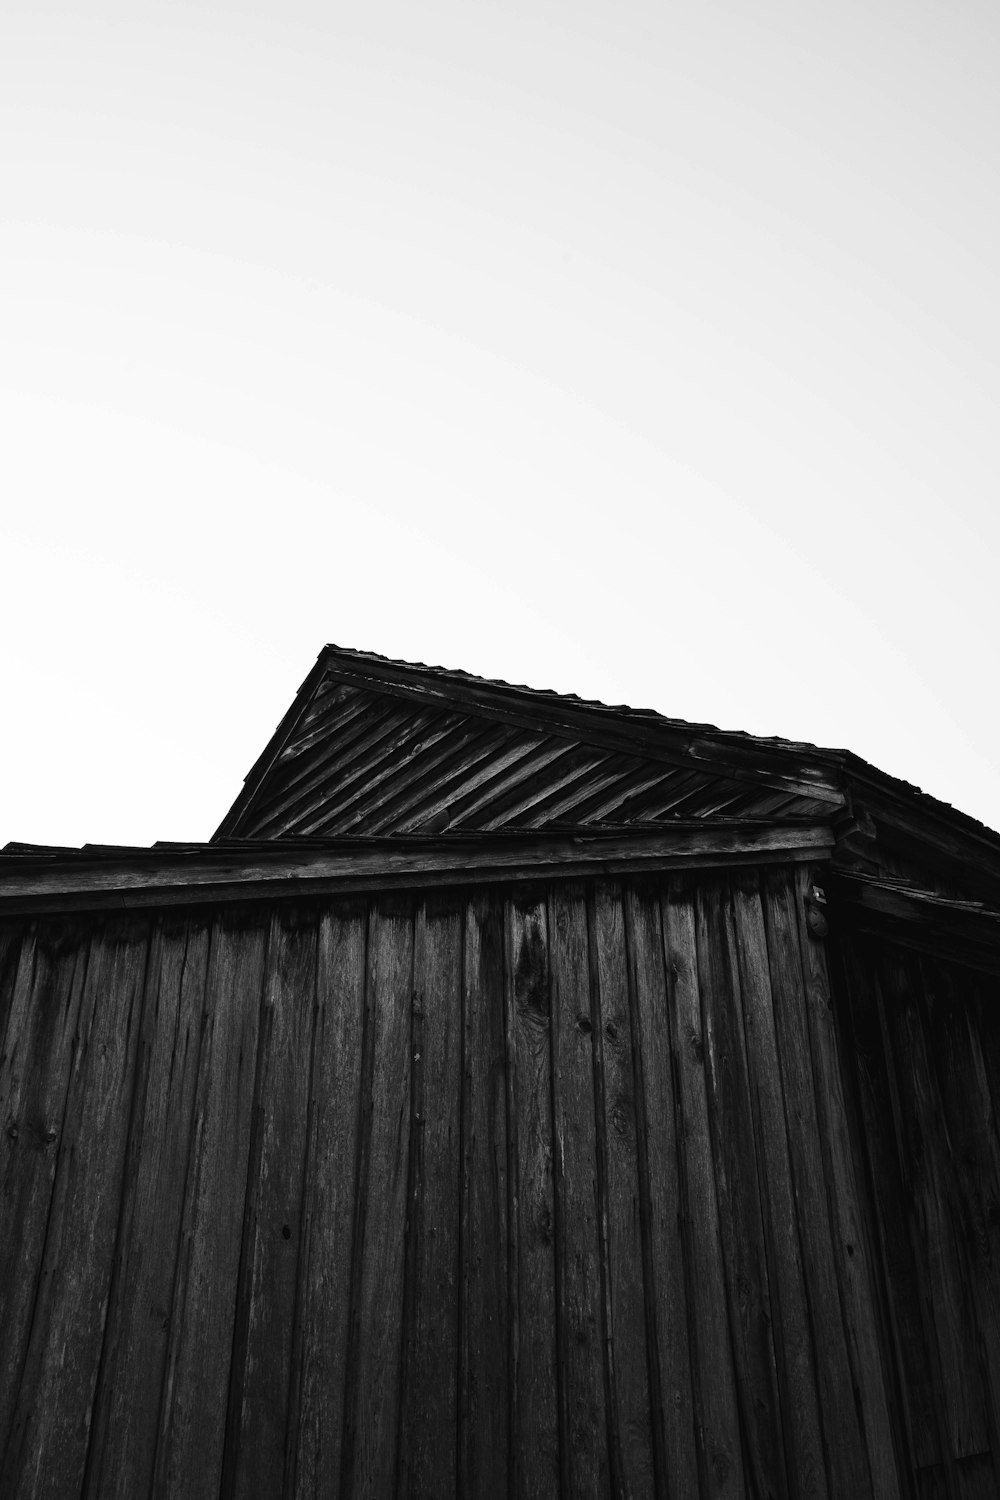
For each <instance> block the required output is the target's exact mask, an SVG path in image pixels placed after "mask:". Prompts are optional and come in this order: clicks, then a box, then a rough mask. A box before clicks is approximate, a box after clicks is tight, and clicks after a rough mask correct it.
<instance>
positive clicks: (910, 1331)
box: [805, 938, 950, 1483]
mask: <svg viewBox="0 0 1000 1500" xmlns="http://www.w3.org/2000/svg"><path fill="white" fill-rule="evenodd" d="M805 940H806V941H808V938H806V939H805ZM837 953H838V959H839V966H840V970H841V971H842V974H841V980H840V982H839V983H838V989H842V990H843V1002H844V1004H843V1025H844V1027H845V1031H844V1036H845V1047H844V1050H845V1054H846V1057H847V1059H848V1064H849V1069H850V1072H851V1074H852V1076H853V1085H854V1094H855V1098H856V1106H855V1108H856V1118H857V1120H858V1125H857V1136H858V1140H859V1143H860V1147H861V1151H862V1152H863V1156H864V1161H866V1162H867V1168H868V1171H867V1176H868V1182H869V1202H870V1204H871V1221H872V1222H871V1234H870V1236H867V1237H866V1238H867V1239H868V1240H870V1242H871V1243H870V1251H869V1253H870V1256H871V1261H872V1266H873V1273H874V1268H875V1267H876V1266H878V1265H879V1263H880V1267H881V1284H882V1286H883V1288H884V1300H885V1307H886V1321H887V1324H888V1331H889V1337H890V1340H891V1347H892V1352H893V1354H894V1356H895V1369H896V1371H897V1372H898V1378H899V1399H900V1407H901V1415H902V1427H903V1429H904V1430H903V1431H902V1432H900V1433H899V1434H898V1437H899V1440H900V1444H901V1446H904V1445H905V1448H906V1454H905V1464H904V1467H906V1466H908V1467H909V1468H910V1470H911V1471H912V1472H914V1473H917V1472H920V1471H924V1470H927V1471H928V1472H929V1471H931V1470H935V1471H936V1470H937V1468H938V1467H940V1465H941V1463H942V1454H943V1452H945V1451H946V1450H947V1451H950V1450H949V1448H948V1444H947V1440H946V1439H945V1437H944V1429H943V1427H942V1425H941V1423H942V1417H941V1412H940V1408H939V1406H938V1403H937V1402H936V1400H935V1396H934V1391H935V1379H934V1375H933V1373H932V1367H931V1354H930V1350H929V1342H928V1332H927V1330H926V1329H925V1328H924V1324H923V1316H922V1311H921V1298H920V1291H919V1286H918V1282H917V1270H916V1264H915V1262H914V1259H913V1249H912V1246H911V1245H910V1238H909V1234H908V1232H907V1227H906V1204H905V1200H904V1193H903V1182H902V1176H901V1169H900V1164H899V1157H898V1153H897V1150H896V1136H895V1126H894V1123H893V1106H892V1099H891V1088H890V1083H889V1077H888V1074H887V1071H886V1061H885V1052H884V1049H883V1046H882V1034H881V1029H880V1026H879V1016H878V1000H877V997H876V994H875V988H874V983H875V979H874V960H873V958H872V957H871V955H870V953H869V951H868V948H867V945H865V946H858V944H857V943H850V944H846V943H844V944H838V948H837ZM849 1102H850V1096H849V1095H848V1094H847V1093H846V1092H845V1104H849ZM859 1154H860V1153H859ZM862 1170H863V1169H862V1167H859V1172H860V1171H862ZM861 1222H862V1229H864V1227H865V1225H864V1216H862V1221H861ZM831 1227H832V1230H833V1234H834V1254H835V1259H836V1257H837V1254H838V1251H839V1248H840V1231H839V1227H838V1226H837V1224H836V1223H835V1222H834V1215H833V1209H832V1205H831ZM848 1243H849V1244H850V1245H851V1247H852V1248H854V1246H853V1242H852V1241H848ZM855 1253H856V1250H855ZM878 1257H880V1262H879V1259H878ZM838 1269H840V1268H839V1267H838ZM846 1316H847V1308H846V1304H845V1320H846ZM849 1348H850V1352H851V1359H852V1365H853V1361H854V1358H855V1353H856V1351H855V1347H854V1342H853V1336H852V1335H851V1334H850V1330H849ZM887 1380H888V1377H887ZM894 1426H895V1424H894ZM942 1472H943V1471H942ZM942 1483H943V1481H942Z"/></svg>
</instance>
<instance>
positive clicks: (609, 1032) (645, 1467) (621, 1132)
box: [590, 882, 656, 1500]
mask: <svg viewBox="0 0 1000 1500" xmlns="http://www.w3.org/2000/svg"><path fill="white" fill-rule="evenodd" d="M590 926H591V942H590V959H591V972H592V980H591V983H592V989H593V996H594V998H593V1022H594V1037H595V1041H596V1059H597V1072H598V1078H597V1082H598V1090H597V1098H598V1107H597V1108H598V1129H597V1136H598V1145H599V1148H600V1158H601V1161H602V1164H603V1165H602V1170H601V1174H600V1175H601V1177H602V1179H603V1183H604V1190H603V1194H602V1200H603V1201H602V1217H603V1247H604V1254H605V1261H606V1265H605V1286H606V1291H605V1304H606V1308H607V1312H606V1315H605V1321H606V1329H607V1332H606V1340H605V1347H606V1365H607V1384H608V1417H609V1435H608V1442H609V1447H610V1455H609V1457H610V1461H611V1465H612V1475H611V1478H612V1485H613V1491H614V1493H616V1494H619V1495H626V1496H634V1497H637V1500H638V1497H640V1496H644V1495H652V1494H653V1493H654V1484H655V1477H656V1476H655V1472H654V1468H653V1429H652V1403H651V1401H650V1393H649V1370H648V1363H647V1360H646V1358H645V1352H646V1302H645V1283H644V1267H643V1218H642V1207H641V1196H640V1190H639V1177H640V1165H639V1144H638V1136H637V1123H636V1117H637V1101H636V1069H637V1068H638V1066H639V1061H638V1056H637V1054H636V1048H635V1043H634V1039H633V1030H632V1027H633V1014H632V1012H633V1006H632V1004H631V1002H630V994H629V983H628V972H627V965H626V963H625V962H624V959H625V953H626V947H625V913H624V907H623V903H622V892H621V888H620V887H619V886H618V885H609V884H605V883H603V882H602V883H601V884H599V885H598V886H597V887H596V889H595V890H594V893H593V897H592V902H591V909H590Z"/></svg>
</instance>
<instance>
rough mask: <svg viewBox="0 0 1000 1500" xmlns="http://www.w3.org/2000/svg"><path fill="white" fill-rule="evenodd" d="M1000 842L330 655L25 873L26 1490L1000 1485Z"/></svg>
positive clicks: (11, 1045) (5, 1393)
mask: <svg viewBox="0 0 1000 1500" xmlns="http://www.w3.org/2000/svg"><path fill="white" fill-rule="evenodd" d="M998 974H1000V836H998V835H997V834H996V833H994V832H992V831H991V830H989V829H987V828H985V827H983V826H982V825H981V824H979V823H977V822H975V821H974V820H973V819H971V818H969V817H966V816H965V815H963V814H962V813H960V812H957V811H956V810H955V809H953V808H951V807H949V806H947V805H945V804H943V803H940V802H938V801H936V800H934V799H933V798H931V797H929V796H926V795H925V794H923V793H921V792H919V791H918V790H916V789H915V788H914V787H912V786H909V785H907V784H905V783H903V782H901V781H898V780H896V779H894V778H893V777H892V776H889V775H886V774H884V773H883V772H881V771H879V770H876V769H875V768H874V767H873V766H871V765H868V764H867V763H866V762H865V761H863V760H861V759H859V758H858V757H856V756H854V755H852V754H850V753H848V752H846V751H839V750H838V751H834V750H824V749H818V748H816V747H815V746H812V745H804V744H794V743H791V742H789V741H784V740H779V739H761V738H755V737H752V736H750V735H746V734H741V733H730V732H723V731H720V730H717V729H715V728H712V727H711V726H708V725H700V724H690V723H685V722H683V721H680V720H674V719H668V718H664V717H662V716H660V715H658V714H656V713H652V712H648V711H637V710H633V709H630V708H624V707H608V706H605V705H602V704H600V703H594V702H589V701H584V700H581V699H579V698H576V697H571V696H566V695H558V694H555V693H552V692H545V691H538V690H533V689H529V688H524V687H514V686H510V685H508V684H506V683H502V682H494V681H486V680H483V679H481V678H477V677H473V676H470V675H468V674H466V673H462V672H456V671H446V670H443V669H440V668H429V667H425V666H422V665H411V664H407V663H402V662H395V661H388V660H386V659H384V658H382V657H379V656H375V655H372V654H369V653H363V652H356V651H349V650H345V649H341V648H337V647H332V646H331V647H327V648H325V649H324V650H323V651H322V652H321V653H320V656H319V658H318V660H317V663H316V666H315V667H314V669H313V670H312V672H311V673H310V674H309V676H308V677H307V678H306V681H305V682H304V683H303V685H302V688H301V689H300V691H299V693H298V696H297V697H296V699H295V702H294V703H293V704H292V706H291V708H290V709H289V711H288V713H287V714H286V716H285V718H284V719H283V720H282V722H281V724H280V725H279V726H278V729H277V730H276V732H275V734H274V736H273V738H272V740H271V742H270V743H269V745H268V746H267V748H266V749H265V751H264V753H263V754H262V756H261V757H260V759H259V760H258V762H257V763H256V765H255V766H254V767H253V769H252V771H251V772H250V774H249V776H248V777H247V780H246V783H245V787H244V790H243V792H242V793H241V795H240V796H239V798H238V799H237V801H236V803H235V804H234V806H233V807H232V809H231V810H230V812H229V813H228V814H227V816H226V817H225V818H224V819H223V822H222V824H221V825H220V827H219V830H218V832H217V833H216V834H215V836H214V837H213V838H211V839H210V840H208V841H207V842H205V843H202V844H183V845H181V844H158V845H155V846H154V847H152V848H148V849H145V848H144V849H136V848H119V847H104V846H85V847H84V848H82V849H64V848H49V847H37V846H30V845H9V846H8V847H7V848H6V849H5V850H4V851H2V853H0V1039H2V1045H0V1125H2V1136H0V1143H2V1153H0V1180H2V1205H0V1494H2V1495H3V1496H4V1497H5V1500H21V1497H29V1496H32V1497H35V1496H38V1497H41V1496H51V1497H58V1500H69V1497H76V1496H88V1497H102V1500H103V1497H112V1496H113V1497H121V1500H135V1497H137V1496H158V1497H159V1496H177V1497H182V1500H188V1497H192V1500H193V1497H202V1496H204V1497H206V1500H207V1497H217V1496H225V1497H235V1496H251V1497H271V1496H275V1497H278V1496H320V1495H322V1496H338V1495H339V1496H344V1497H354V1496H358V1497H360V1496H370V1497H390V1496H405V1497H418V1496H426V1497H429V1500H441V1497H447V1496H463V1497H466V1496H467V1497H479V1496H483V1497H493V1496H496V1497H521V1496H537V1497H552V1496H563V1497H567V1500H569V1497H572V1500H577V1497H589V1496H594V1497H598V1496H616V1497H617V1496H630V1497H639V1496H671V1497H679V1500H687V1497H703V1500H709V1497H719V1500H721V1497H733V1500H736V1497H747V1500H771V1497H774V1500H798V1497H807V1496H809V1497H811V1496H817V1497H844V1500H847V1497H850V1500H855V1497H858V1500H896V1497H900V1500H925V1497H932V1496H934V1497H938V1496H940V1497H946V1500H967V1497H968V1500H972V1497H982V1500H987V1497H995V1496H996V1495H997V1494H998V1493H1000V1137H998V1129H997V1113H996V1109H995V1103H996V1102H997V1101H1000V995H998V993H997V988H998V978H997V976H998Z"/></svg>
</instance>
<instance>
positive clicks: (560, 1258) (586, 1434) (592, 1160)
mask: <svg viewBox="0 0 1000 1500" xmlns="http://www.w3.org/2000/svg"><path fill="white" fill-rule="evenodd" d="M548 928H549V935H550V937H549V945H550V961H551V976H552V988H551V1017H552V1089H553V1133H552V1144H553V1166H554V1188H555V1251H556V1263H557V1266H558V1273H557V1289H558V1298H557V1332H558V1357H559V1382H558V1389H559V1407H560V1412H559V1417H560V1441H559V1452H560V1465H561V1481H562V1491H561V1492H562V1493H563V1494H565V1495H573V1496H580V1497H581V1500H583V1497H586V1496H593V1497H595V1500H596V1497H598V1496H601V1495H604V1494H606V1493H607V1492H608V1486H609V1477H610V1476H609V1471H608V1452H607V1412H606V1405H605V1380H604V1339H605V1330H604V1317H603V1311H604V1309H603V1296H602V1287H601V1224H600V1221H599V1220H600V1210H601V1204H600V1203H599V1190H598V1178H597V1131H596V1124H595V1118H594V1035H593V1033H594V1014H593V1007H592V1004H591V990H590V955H589V950H588V939H587V909H586V904H585V899H584V894H583V891H582V889H581V888H580V887H579V886H567V885H560V886H558V887H557V888H556V889H555V890H554V891H553V892H552V894H551V897H550V903H549V909H548Z"/></svg>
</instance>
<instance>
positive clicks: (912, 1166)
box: [833, 934, 1000, 1500]
mask: <svg viewBox="0 0 1000 1500" xmlns="http://www.w3.org/2000/svg"><path fill="white" fill-rule="evenodd" d="M837 950H838V951H837V952H836V953H835V955H834V958H833V972H834V979H835V983H836V986H837V989H838V993H839V994H840V995H841V996H842V1002H841V1009H842V1013H843V1017H844V1038H845V1046H844V1056H845V1059H847V1061H848V1065H849V1071H850V1075H851V1076H850V1078H849V1081H848V1087H847V1103H848V1108H849V1110H850V1112H851V1115H852V1123H853V1130H854V1135H855V1138H856V1140H857V1141H858V1142H860V1143H861V1149H860V1152H859V1157H860V1161H861V1167H860V1171H861V1174H863V1175H864V1176H865V1177H866V1178H867V1188H868V1201H869V1202H870V1204H871V1209H870V1212H869V1224H868V1228H869V1245H870V1253H871V1255H872V1258H873V1262H874V1264H875V1266H876V1271H877V1277H876V1279H877V1281H878V1283H879V1284H880V1287H881V1297H880V1302H881V1307H880V1316H881V1321H882V1329H883V1337H884V1339H885V1341H886V1343H887V1345H888V1346H889V1347H891V1348H892V1350H893V1351H894V1354H895V1368H896V1371H897V1372H898V1389H897V1394H896V1400H897V1408H898V1410H899V1413H900V1418H899V1428H900V1432H901V1434H902V1435H903V1438H904V1442H905V1448H906V1457H907V1460H908V1463H909V1465H910V1466H911V1468H912V1469H913V1471H914V1472H915V1474H916V1476H917V1494H918V1495H920V1496H921V1497H923V1496H928V1497H929V1496H940V1497H942V1500H962V1497H965V1496H973V1495H975V1496H983V1497H987V1496H996V1495H998V1494H1000V1463H998V1458H1000V1141H998V1134H997V1119H998V1114H997V1103H998V1102H1000V993H998V991H1000V980H998V979H996V978H995V977H989V976H986V975H977V974H976V973H974V972H973V971H972V970H970V969H967V968H964V967H960V966H958V965H954V964H945V963H942V962H940V961H938V960H937V959H935V958H933V957H931V956H929V955H926V954H922V953H915V952H909V951H907V950H905V949H903V948H899V947H896V946H894V945H893V944H890V943H886V942H880V941H877V940H876V939H874V938H872V937H864V936H860V935H857V936H851V935H850V934H847V935H845V937H844V939H843V940H842V941H841V942H839V943H838V944H837Z"/></svg>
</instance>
